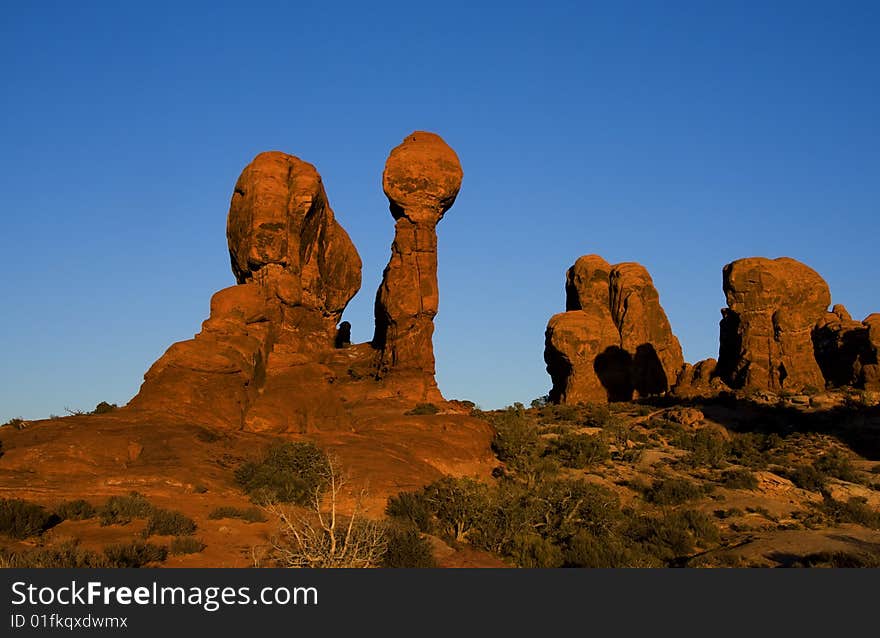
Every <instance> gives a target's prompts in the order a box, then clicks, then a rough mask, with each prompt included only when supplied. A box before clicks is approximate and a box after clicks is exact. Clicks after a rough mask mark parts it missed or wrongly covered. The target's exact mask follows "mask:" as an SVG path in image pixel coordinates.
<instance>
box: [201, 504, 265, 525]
mask: <svg viewBox="0 0 880 638" xmlns="http://www.w3.org/2000/svg"><path fill="white" fill-rule="evenodd" d="M208 518H209V519H211V520H219V519H221V518H238V519H241V520H243V521H247V522H248V523H265V522H266V517H265V515H264V514H263V512H262V510H260V508H258V507H247V508H243V507H229V506H226V507H218V508H216V509H213V510H211V513H210V514H208Z"/></svg>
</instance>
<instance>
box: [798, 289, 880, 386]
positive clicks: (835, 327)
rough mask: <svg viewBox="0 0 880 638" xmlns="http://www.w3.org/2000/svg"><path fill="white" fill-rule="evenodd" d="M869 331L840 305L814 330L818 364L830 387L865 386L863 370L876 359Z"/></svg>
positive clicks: (827, 314) (821, 320)
mask: <svg viewBox="0 0 880 638" xmlns="http://www.w3.org/2000/svg"><path fill="white" fill-rule="evenodd" d="M868 330H869V327H868V326H867V325H866V324H864V323H862V322H861V321H854V320H853V319H852V317H851V316H850V314H849V312H847V310H846V308H845V307H844V306H842V305H840V304H837V305H835V306H834V308H832V310H831V312H828V313H825V316H823V317H822V318H821V319H820V320H819V322H818V323H817V324H816V326H815V327H814V328H813V348H814V352H815V354H816V361H817V362H818V364H819V368H820V369H821V370H822V375H823V376H824V377H825V381H826V384H827V385H828V387H831V388H839V387H843V386H857V387H858V386H861V385H862V384H863V378H862V367H863V365H865V364H870V363H871V362H872V361H871V360H872V359H874V358H875V356H876V355H875V354H874V349H873V348H872V346H871V343H870V341H869V339H868Z"/></svg>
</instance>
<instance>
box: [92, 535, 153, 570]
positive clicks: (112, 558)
mask: <svg viewBox="0 0 880 638" xmlns="http://www.w3.org/2000/svg"><path fill="white" fill-rule="evenodd" d="M104 555H105V556H106V557H107V561H108V563H109V565H108V566H109V567H122V568H131V567H143V566H144V565H147V564H149V563H161V562H163V561H164V560H165V559H166V558H168V548H167V547H163V546H161V545H153V544H152V543H144V542H141V541H133V542H131V543H120V544H116V545H108V546H107V547H105V548H104Z"/></svg>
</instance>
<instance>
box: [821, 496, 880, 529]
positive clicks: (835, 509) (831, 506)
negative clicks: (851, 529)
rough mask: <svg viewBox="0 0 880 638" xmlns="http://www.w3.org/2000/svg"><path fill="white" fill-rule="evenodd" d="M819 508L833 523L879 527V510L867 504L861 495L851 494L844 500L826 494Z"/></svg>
mask: <svg viewBox="0 0 880 638" xmlns="http://www.w3.org/2000/svg"><path fill="white" fill-rule="evenodd" d="M821 509H822V511H823V513H824V514H825V515H826V516H828V517H829V518H831V519H832V520H833V521H834V522H835V523H856V524H858V525H864V526H865V527H870V528H871V529H880V511H877V510H876V509H874V508H873V507H871V506H870V505H868V502H867V499H865V498H864V497H863V496H853V497H852V498H850V499H849V500H848V501H845V502H844V501H838V500H835V499H833V498H831V497H830V496H828V495H827V494H826V495H825V500H824V502H823V503H822V505H821Z"/></svg>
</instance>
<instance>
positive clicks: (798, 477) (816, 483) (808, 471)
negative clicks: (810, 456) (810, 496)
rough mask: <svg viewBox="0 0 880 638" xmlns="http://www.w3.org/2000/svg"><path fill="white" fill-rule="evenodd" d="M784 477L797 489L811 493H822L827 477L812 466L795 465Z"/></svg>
mask: <svg viewBox="0 0 880 638" xmlns="http://www.w3.org/2000/svg"><path fill="white" fill-rule="evenodd" d="M785 476H786V478H788V479H789V480H790V481H791V482H792V483H794V484H795V485H797V486H798V487H799V488H801V489H804V490H809V491H811V492H822V491H824V490H825V484H826V482H827V477H826V476H825V475H824V474H822V472H820V471H819V470H817V469H816V468H815V467H813V466H812V465H796V466H794V467H793V468H792V469H791V470H789V471H788V472H786V473H785Z"/></svg>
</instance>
